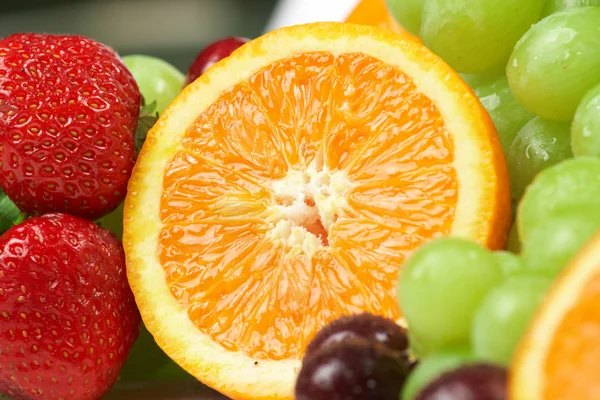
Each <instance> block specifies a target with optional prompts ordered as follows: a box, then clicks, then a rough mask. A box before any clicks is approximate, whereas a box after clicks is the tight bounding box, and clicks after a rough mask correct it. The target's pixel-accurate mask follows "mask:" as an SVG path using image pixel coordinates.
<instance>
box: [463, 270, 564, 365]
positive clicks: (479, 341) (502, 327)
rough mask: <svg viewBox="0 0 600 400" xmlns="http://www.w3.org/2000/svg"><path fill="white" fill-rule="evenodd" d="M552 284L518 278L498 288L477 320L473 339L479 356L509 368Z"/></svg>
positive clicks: (524, 277)
mask: <svg viewBox="0 0 600 400" xmlns="http://www.w3.org/2000/svg"><path fill="white" fill-rule="evenodd" d="M551 283H552V280H551V279H549V278H546V277H540V276H518V277H513V278H511V279H509V280H507V281H506V282H504V283H502V284H501V285H500V286H498V287H496V288H494V289H493V290H492V291H491V292H490V293H489V294H488V295H487V296H486V298H485V300H483V302H482V303H481V305H480V306H479V309H478V310H477V313H476V314H475V318H474V319H473V326H472V332H471V340H472V346H473V352H474V353H475V355H476V356H477V357H481V358H482V359H484V360H486V361H490V362H494V363H497V364H501V365H508V364H509V363H510V360H511V358H512V355H513V352H514V350H515V348H516V346H517V344H518V342H519V340H520V339H521V337H522V336H523V334H524V333H525V331H526V329H527V327H528V326H529V323H530V321H531V318H532V317H533V314H534V313H535V311H536V309H537V307H538V306H539V305H540V303H541V302H542V300H543V299H544V296H545V295H546V292H547V290H548V287H549V286H550V285H551Z"/></svg>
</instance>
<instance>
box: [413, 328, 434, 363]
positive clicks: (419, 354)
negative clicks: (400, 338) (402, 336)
mask: <svg viewBox="0 0 600 400" xmlns="http://www.w3.org/2000/svg"><path fill="white" fill-rule="evenodd" d="M408 343H409V349H410V353H411V354H412V356H413V357H415V358H418V359H421V358H423V357H426V356H428V355H429V354H431V353H432V349H430V348H428V347H427V346H426V345H425V344H424V343H423V339H421V338H420V337H419V335H417V334H416V333H415V331H414V330H413V329H409V330H408Z"/></svg>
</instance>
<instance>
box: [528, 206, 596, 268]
mask: <svg viewBox="0 0 600 400" xmlns="http://www.w3.org/2000/svg"><path fill="white" fill-rule="evenodd" d="M599 229H600V210H598V208H596V207H591V206H587V207H578V208H572V209H564V210H561V211H557V212H555V213H554V214H553V215H551V216H550V217H549V218H548V219H547V220H545V221H543V222H541V223H540V224H538V225H536V226H535V227H534V228H533V229H532V230H531V232H530V233H529V235H528V237H527V241H526V242H525V243H524V245H523V260H524V261H525V265H526V268H527V269H528V270H530V271H532V272H535V273H538V274H545V275H547V276H550V277H555V276H556V275H558V274H559V273H560V272H561V271H562V270H563V268H564V267H565V266H566V264H567V263H568V262H569V260H570V259H571V258H572V257H573V256H574V255H575V254H576V253H577V251H578V250H579V249H580V248H581V247H582V246H583V245H584V244H585V243H586V242H587V241H588V240H589V239H590V238H591V237H592V236H593V235H594V234H595V233H596V232H597V231H598V230H599Z"/></svg>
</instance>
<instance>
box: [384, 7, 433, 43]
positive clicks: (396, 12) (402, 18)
mask: <svg viewBox="0 0 600 400" xmlns="http://www.w3.org/2000/svg"><path fill="white" fill-rule="evenodd" d="M424 2H425V0H386V5H387V7H388V10H389V11H390V14H392V16H393V17H394V18H395V19H396V21H398V23H399V24H400V25H401V26H402V27H403V28H404V29H406V30H408V31H409V32H410V33H412V34H413V35H416V36H419V32H420V30H421V12H422V11H423V3H424Z"/></svg>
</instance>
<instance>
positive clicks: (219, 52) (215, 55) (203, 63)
mask: <svg viewBox="0 0 600 400" xmlns="http://www.w3.org/2000/svg"><path fill="white" fill-rule="evenodd" d="M247 42H248V39H246V38H243V37H237V36H233V37H228V38H225V39H221V40H218V41H216V42H214V43H212V44H210V45H209V46H207V47H206V48H205V49H203V50H202V51H201V52H200V53H198V55H197V56H196V58H195V59H194V61H193V62H192V65H190V68H189V69H188V73H187V75H186V77H185V82H184V85H185V86H187V85H189V84H190V83H192V82H194V81H195V80H196V79H198V77H199V76H200V75H202V74H203V73H205V72H206V70H207V69H209V68H210V67H212V66H213V65H215V64H216V63H217V62H219V61H221V60H222V59H224V58H225V57H229V55H230V54H231V53H233V52H234V51H235V50H236V49H237V48H238V47H241V46H242V45H244V44H245V43H247Z"/></svg>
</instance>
